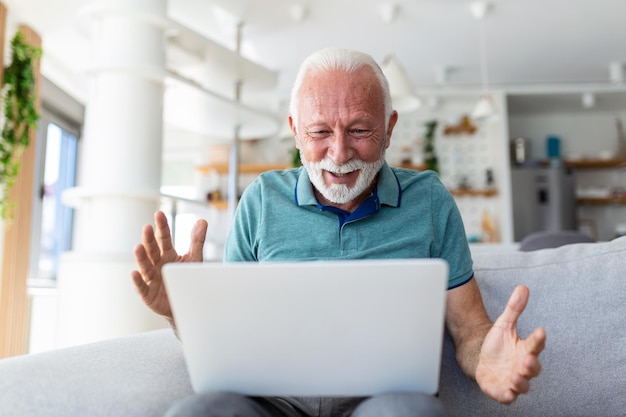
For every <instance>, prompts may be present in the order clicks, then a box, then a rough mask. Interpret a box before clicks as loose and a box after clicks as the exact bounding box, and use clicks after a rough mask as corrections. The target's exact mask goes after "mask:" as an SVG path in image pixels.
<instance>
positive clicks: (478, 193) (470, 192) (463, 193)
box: [450, 188, 498, 197]
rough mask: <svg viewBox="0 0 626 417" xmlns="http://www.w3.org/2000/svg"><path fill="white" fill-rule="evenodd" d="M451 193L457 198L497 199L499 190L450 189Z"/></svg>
mask: <svg viewBox="0 0 626 417" xmlns="http://www.w3.org/2000/svg"><path fill="white" fill-rule="evenodd" d="M450 193H451V194H452V195H453V196H455V197H495V196H497V195H498V190H496V189H495V188H487V189H480V190H478V189H467V190H465V189H450Z"/></svg>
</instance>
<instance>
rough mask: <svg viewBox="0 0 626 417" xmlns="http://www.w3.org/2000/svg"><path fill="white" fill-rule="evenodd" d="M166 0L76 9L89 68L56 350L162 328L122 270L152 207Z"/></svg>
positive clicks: (130, 265) (123, 0)
mask: <svg viewBox="0 0 626 417" xmlns="http://www.w3.org/2000/svg"><path fill="white" fill-rule="evenodd" d="M166 12H167V0H113V1H111V0H109V1H107V2H99V3H97V4H96V3H94V4H93V5H92V6H91V7H89V8H87V9H86V13H83V18H84V19H87V20H88V21H89V22H90V24H91V25H92V29H93V31H92V53H93V58H92V61H93V65H92V66H91V68H90V69H89V72H90V88H89V93H88V100H87V105H86V114H85V129H84V135H83V138H82V140H81V142H80V150H79V152H80V154H79V155H80V156H79V167H78V186H77V187H76V188H74V189H72V190H70V191H69V192H68V193H67V194H66V195H65V200H66V202H68V203H69V204H71V205H73V206H74V207H75V208H76V210H75V223H74V228H75V229H74V242H73V251H72V252H70V253H66V254H64V255H63V256H62V257H61V261H60V266H59V276H58V288H59V338H58V345H59V346H67V345H72V344H80V343H86V342H91V341H95V340H101V339H105V338H111V337H117V336H123V335H126V334H130V333H135V332H139V331H145V330H149V329H154V328H157V327H163V325H164V322H163V320H162V319H161V318H159V317H157V316H156V315H155V314H154V313H152V312H151V311H149V310H148V309H147V308H146V307H145V306H143V305H142V304H141V301H140V299H139V296H138V295H137V294H136V293H135V290H134V288H133V285H132V282H131V279H130V275H129V272H130V270H131V269H134V268H135V263H134V260H133V257H132V251H133V247H134V246H135V244H136V243H138V242H139V240H140V238H141V228H142V226H143V225H144V224H146V223H150V222H152V216H153V213H154V211H155V210H156V209H157V208H158V205H159V189H160V183H161V153H162V152H161V150H162V137H163V126H162V125H163V122H162V120H163V73H164V69H165V39H164V36H165V35H164V31H165V29H166V26H165V24H164V22H165V20H166Z"/></svg>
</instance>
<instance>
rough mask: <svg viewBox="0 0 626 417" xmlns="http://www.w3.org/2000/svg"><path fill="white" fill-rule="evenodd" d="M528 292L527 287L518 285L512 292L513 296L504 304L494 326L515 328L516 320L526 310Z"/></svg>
mask: <svg viewBox="0 0 626 417" xmlns="http://www.w3.org/2000/svg"><path fill="white" fill-rule="evenodd" d="M528 297H529V291H528V288H527V287H524V286H523V285H519V286H517V287H516V288H515V290H513V294H511V297H510V298H509V301H508V302H507V303H506V307H505V308H504V311H503V312H502V314H501V315H500V317H498V319H497V320H496V322H495V323H494V325H496V326H499V327H506V328H515V327H516V326H517V319H518V318H519V316H520V314H522V312H523V311H524V309H525V308H526V304H527V303H528Z"/></svg>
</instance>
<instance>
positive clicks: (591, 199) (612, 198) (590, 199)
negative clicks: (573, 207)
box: [576, 195, 626, 206]
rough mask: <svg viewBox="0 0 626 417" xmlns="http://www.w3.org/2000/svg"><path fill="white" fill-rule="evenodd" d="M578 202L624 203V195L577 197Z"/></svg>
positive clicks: (625, 201)
mask: <svg viewBox="0 0 626 417" xmlns="http://www.w3.org/2000/svg"><path fill="white" fill-rule="evenodd" d="M576 202H577V203H578V204H585V205H598V206H599V205H607V204H626V196H624V195H620V196H608V197H578V198H576Z"/></svg>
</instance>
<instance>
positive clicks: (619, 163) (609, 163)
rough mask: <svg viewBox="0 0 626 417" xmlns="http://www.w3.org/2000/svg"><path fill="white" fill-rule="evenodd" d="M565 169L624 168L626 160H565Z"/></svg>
mask: <svg viewBox="0 0 626 417" xmlns="http://www.w3.org/2000/svg"><path fill="white" fill-rule="evenodd" d="M563 163H564V164H565V166H566V167H569V168H577V169H593V168H619V167H626V158H615V159H581V160H565V161H563Z"/></svg>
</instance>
